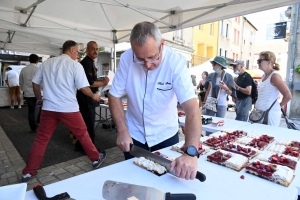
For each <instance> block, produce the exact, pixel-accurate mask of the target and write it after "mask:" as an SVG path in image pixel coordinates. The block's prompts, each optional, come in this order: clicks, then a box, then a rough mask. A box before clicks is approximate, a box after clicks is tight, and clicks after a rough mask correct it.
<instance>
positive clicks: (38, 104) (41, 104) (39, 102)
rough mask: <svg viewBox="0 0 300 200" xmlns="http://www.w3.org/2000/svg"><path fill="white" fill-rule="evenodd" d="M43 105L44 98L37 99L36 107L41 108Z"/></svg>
mask: <svg viewBox="0 0 300 200" xmlns="http://www.w3.org/2000/svg"><path fill="white" fill-rule="evenodd" d="M42 106H43V100H42V99H38V100H36V107H38V108H40V107H42Z"/></svg>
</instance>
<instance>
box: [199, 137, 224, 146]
mask: <svg viewBox="0 0 300 200" xmlns="http://www.w3.org/2000/svg"><path fill="white" fill-rule="evenodd" d="M227 143H228V138H227V137H226V136H219V137H209V138H208V139H207V140H205V141H203V144H205V145H207V146H209V147H210V148H212V149H220V148H221V147H223V146H225V145H226V144H227Z"/></svg>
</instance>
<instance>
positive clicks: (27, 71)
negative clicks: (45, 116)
mask: <svg viewBox="0 0 300 200" xmlns="http://www.w3.org/2000/svg"><path fill="white" fill-rule="evenodd" d="M29 62H30V64H29V65H27V66H26V67H24V68H23V69H22V70H21V72H20V77H19V82H20V86H21V88H22V90H23V91H24V97H25V99H26V103H27V107H28V115H27V117H28V122H29V126H30V129H31V131H30V132H33V133H35V132H36V128H37V124H36V121H35V108H36V105H35V103H36V100H37V99H36V97H35V95H34V92H33V87H32V79H33V77H34V75H35V74H36V72H37V71H38V69H39V68H38V66H37V63H38V62H39V57H38V55H36V54H30V56H29ZM40 113H41V110H40V108H39V114H38V117H37V122H38V123H40V119H39V118H40Z"/></svg>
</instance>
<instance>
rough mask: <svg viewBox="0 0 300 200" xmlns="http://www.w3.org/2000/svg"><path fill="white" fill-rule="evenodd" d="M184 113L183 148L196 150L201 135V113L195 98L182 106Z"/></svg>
mask: <svg viewBox="0 0 300 200" xmlns="http://www.w3.org/2000/svg"><path fill="white" fill-rule="evenodd" d="M182 107H183V110H184V111H185V133H184V134H185V146H191V145H193V146H195V147H196V148H198V145H199V141H200V136H201V133H202V123H201V117H200V116H201V113H200V110H199V108H198V103H197V100H196V99H195V98H193V99H190V100H188V101H186V102H184V103H183V104H182Z"/></svg>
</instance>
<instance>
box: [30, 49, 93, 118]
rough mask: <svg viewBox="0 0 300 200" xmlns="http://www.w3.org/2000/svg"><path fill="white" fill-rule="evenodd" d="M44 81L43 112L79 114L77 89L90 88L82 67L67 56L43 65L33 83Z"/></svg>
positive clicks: (51, 59)
mask: <svg viewBox="0 0 300 200" xmlns="http://www.w3.org/2000/svg"><path fill="white" fill-rule="evenodd" d="M42 81H43V107H42V109H43V110H48V111H54V112H78V111H79V106H78V102H77V99H76V88H78V89H81V88H83V87H86V86H90V85H89V82H88V81H87V78H86V75H85V72H84V69H83V67H82V65H81V64H80V63H79V62H77V61H75V60H73V59H72V58H70V56H68V55H66V54H62V55H60V56H58V57H54V58H50V59H48V60H46V61H45V62H43V63H42V65H41V66H40V67H39V70H38V71H37V73H36V74H35V76H34V77H33V79H32V82H34V83H36V84H40V83H41V82H42Z"/></svg>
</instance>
